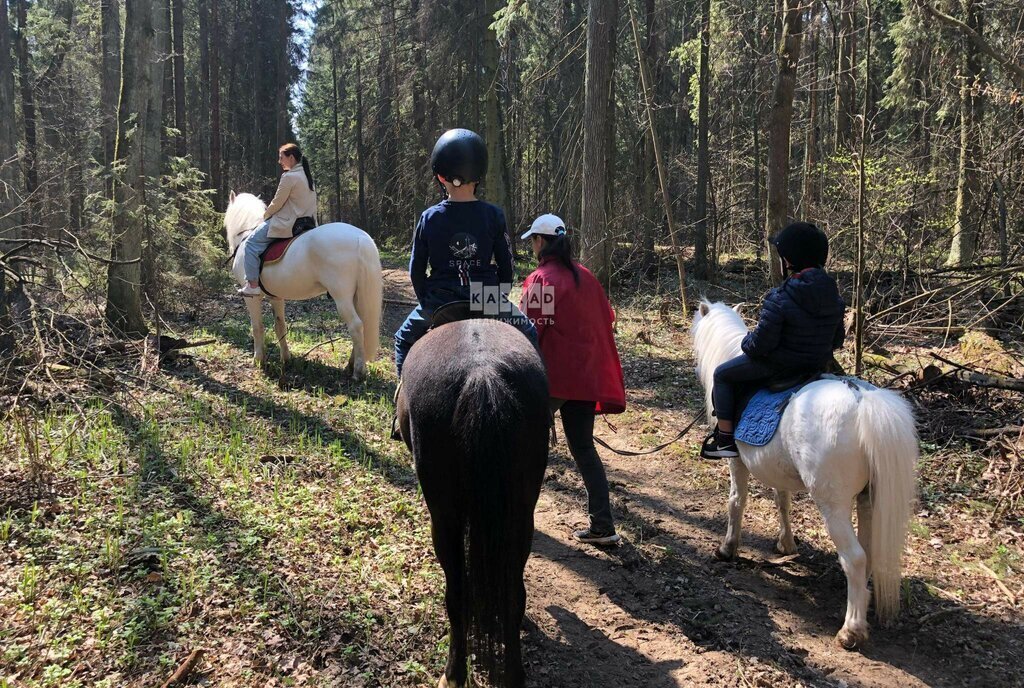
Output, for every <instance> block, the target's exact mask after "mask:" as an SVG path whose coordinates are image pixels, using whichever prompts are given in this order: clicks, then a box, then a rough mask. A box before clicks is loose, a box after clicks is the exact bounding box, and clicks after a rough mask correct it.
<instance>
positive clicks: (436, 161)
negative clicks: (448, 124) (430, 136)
mask: <svg viewBox="0 0 1024 688" xmlns="http://www.w3.org/2000/svg"><path fill="white" fill-rule="evenodd" d="M430 168H431V169H432V170H433V171H434V174H439V175H441V176H442V177H444V178H445V179H447V180H448V181H450V182H451V183H452V185H454V186H462V185H463V184H467V183H469V182H479V181H482V180H483V178H484V177H486V176H487V146H486V145H485V144H484V140H483V139H482V138H480V135H479V134H477V133H475V132H472V131H470V130H469V129H449V130H448V131H446V132H445V133H443V134H442V135H441V138H439V139H438V140H437V143H435V144H434V152H433V153H431V154H430Z"/></svg>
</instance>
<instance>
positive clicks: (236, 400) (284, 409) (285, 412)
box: [167, 362, 416, 489]
mask: <svg viewBox="0 0 1024 688" xmlns="http://www.w3.org/2000/svg"><path fill="white" fill-rule="evenodd" d="M306 365H309V366H311V369H313V370H316V371H317V372H316V373H315V379H317V380H319V379H321V376H322V375H323V370H325V369H327V370H329V368H327V367H326V366H322V365H320V364H317V363H316V362H308V363H307V364H306ZM167 372H168V373H169V374H171V375H172V376H173V377H176V378H178V379H179V380H181V381H183V382H185V383H187V384H190V385H194V386H196V387H198V388H199V389H202V390H203V391H205V392H207V393H209V394H212V395H214V396H219V397H223V398H225V399H227V400H228V401H229V402H231V403H232V404H234V405H235V406H236V407H238V408H244V409H245V410H246V412H247V413H251V414H254V415H256V416H258V417H260V418H263V419H264V420H267V421H269V422H271V423H273V424H274V425H276V426H278V427H279V428H281V430H282V431H284V432H294V431H295V428H296V427H298V428H300V429H301V431H302V432H304V433H305V434H306V435H308V436H309V437H310V438H319V439H320V440H323V441H327V442H339V443H341V445H342V446H344V447H345V449H346V452H347V453H348V454H349V456H351V457H353V458H354V460H356V461H358V463H360V464H361V465H362V466H364V467H366V468H371V469H373V470H376V471H378V472H379V473H381V474H382V475H383V476H384V477H386V478H387V479H388V480H389V481H391V482H392V483H394V484H395V485H397V486H400V487H402V488H404V489H408V488H410V487H413V486H415V483H416V476H415V473H414V472H413V469H412V465H411V464H410V463H408V462H403V461H399V460H396V459H395V458H394V457H391V456H388V455H387V454H384V453H381V452H379V451H378V450H377V449H375V448H374V447H373V446H372V445H370V444H368V443H367V442H366V441H365V440H364V439H363V438H362V437H361V436H360V435H359V433H358V432H357V431H355V430H348V429H346V430H339V429H336V428H334V427H333V426H331V425H330V424H329V423H328V422H327V421H326V420H325V419H324V418H322V417H320V416H318V415H312V414H310V413H307V412H304V411H301V410H299V409H297V408H293V407H290V406H286V405H283V404H281V403H279V402H277V401H275V400H274V399H270V398H266V397H262V396H258V395H256V394H253V393H251V392H248V391H245V390H243V389H239V388H238V387H237V386H235V385H232V384H229V383H226V382H221V381H219V380H217V379H214V378H212V377H210V376H209V375H207V374H206V373H204V372H202V371H201V370H199V369H198V368H196V367H195V366H190V367H187V368H175V369H172V370H169V371H167ZM299 379H305V378H299ZM306 384H310V385H312V386H314V387H315V386H316V383H306ZM340 384H341V386H340V387H339V388H338V389H339V390H342V391H343V390H352V391H354V392H359V391H360V390H366V389H371V390H374V392H373V393H374V394H379V395H381V394H393V393H394V392H393V390H394V388H393V385H391V384H390V383H388V382H385V381H382V380H381V379H380V378H371V379H370V380H368V381H367V382H365V383H362V384H356V383H352V382H351V381H349V382H348V383H347V384H346V383H344V382H343V383H340ZM304 388H305V387H304ZM325 391H326V390H325Z"/></svg>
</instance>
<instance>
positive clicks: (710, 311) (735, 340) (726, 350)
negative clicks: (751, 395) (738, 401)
mask: <svg viewBox="0 0 1024 688" xmlns="http://www.w3.org/2000/svg"><path fill="white" fill-rule="evenodd" d="M746 334H747V325H746V323H744V322H743V318H742V316H740V314H739V313H737V312H736V311H735V310H734V309H732V308H730V307H729V306H727V305H726V304H724V303H722V302H721V301H719V302H717V303H711V302H710V301H708V300H707V299H701V302H700V306H699V307H698V309H697V312H696V313H695V314H694V317H693V326H692V327H691V328H690V337H691V338H692V339H693V355H694V358H696V359H697V377H699V378H700V380H701V383H702V385H703V387H704V396H705V403H706V405H707V409H708V417H710V415H711V410H712V403H711V389H712V388H713V387H714V381H715V380H714V379H715V368H717V367H718V366H719V365H721V364H722V363H725V362H726V361H728V360H729V359H730V358H734V357H736V356H739V355H740V353H742V350H741V349H740V343H741V342H742V341H743V337H745V336H746Z"/></svg>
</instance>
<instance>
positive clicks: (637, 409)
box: [385, 270, 1024, 688]
mask: <svg viewBox="0 0 1024 688" xmlns="http://www.w3.org/2000/svg"><path fill="white" fill-rule="evenodd" d="M407 279H408V278H407V275H406V273H405V271H403V270H387V271H386V280H387V283H388V287H387V292H388V296H387V298H391V299H396V300H402V299H409V298H411V294H410V293H409V290H408V287H407V285H408V281H407ZM405 308H406V307H405V306H399V305H392V306H389V307H388V309H387V310H388V316H387V318H386V321H387V322H386V327H389V328H391V329H390V330H385V332H388V331H393V329H394V327H397V325H398V324H400V322H401V318H402V317H403V316H404V313H405ZM617 339H618V341H619V347H620V353H621V355H622V360H623V367H624V369H625V375H626V384H627V401H628V404H629V409H628V411H627V412H626V413H625V414H622V415H620V416H613V417H610V418H609V419H608V420H609V421H610V422H609V423H605V422H604V421H603V420H601V419H599V420H598V423H597V425H596V428H595V432H596V434H597V435H598V436H601V437H602V438H603V439H605V440H606V441H608V442H609V443H610V444H612V445H613V446H618V447H621V448H629V449H642V448H644V447H649V446H653V445H655V444H657V443H658V442H659V441H661V440H662V439H663V438H667V437H671V436H673V435H674V434H675V433H676V432H678V430H679V429H681V428H683V427H685V425H686V424H687V423H688V422H689V420H690V419H691V418H693V415H694V413H696V412H697V411H698V410H699V407H700V404H701V395H700V391H699V386H698V383H697V380H696V378H695V376H694V374H693V364H692V358H691V356H690V353H689V342H688V336H687V333H686V331H685V329H683V328H681V327H678V326H676V327H672V326H671V325H670V324H668V323H663V322H660V321H658V320H657V318H656V317H649V316H648V315H644V314H643V313H634V312H631V311H628V310H624V311H623V312H622V313H621V314H620V322H619V330H618V333H617ZM613 428H614V429H613ZM704 432H705V428H704V427H703V426H702V425H698V427H696V428H695V429H693V430H691V431H690V433H689V434H688V435H687V436H686V437H685V438H684V439H682V440H681V441H680V442H678V443H676V444H675V445H673V446H672V447H670V448H668V449H666V450H664V451H662V452H659V453H656V454H654V455H651V456H641V457H622V456H615V455H612V454H611V453H610V452H608V451H605V450H603V449H602V450H601V455H602V458H603V459H604V462H605V466H606V468H607V471H608V478H609V482H610V484H611V490H612V508H613V511H614V513H615V515H616V518H617V520H618V526H619V529H620V532H621V533H622V534H623V536H624V543H623V544H622V545H621V546H619V547H616V548H612V549H607V550H603V549H599V548H595V547H591V546H588V545H582V544H580V543H577V542H575V541H574V540H573V539H572V537H571V535H572V531H573V530H574V529H575V528H579V527H583V526H585V525H586V496H585V491H584V489H583V484H582V481H581V480H580V478H579V474H578V472H577V471H576V469H575V465H574V464H573V462H572V459H571V458H570V457H569V454H568V451H567V449H566V447H565V443H564V438H562V437H561V427H560V425H559V435H560V437H559V444H558V447H557V449H556V450H555V451H553V452H552V454H551V458H550V460H549V466H548V472H547V476H546V480H545V487H544V490H543V492H542V494H541V497H540V501H539V503H538V506H537V512H536V528H537V530H536V536H535V539H534V547H533V554H532V556H531V557H530V561H529V563H528V564H527V570H526V588H527V597H528V602H527V605H528V606H527V620H526V624H525V626H526V632H525V660H526V662H527V675H528V676H529V680H528V685H531V686H537V687H541V686H543V687H551V688H555V687H558V688H569V687H573V686H579V687H581V688H583V687H590V686H649V687H652V688H653V687H660V686H695V685H708V686H712V685H714V686H723V685H724V686H796V685H804V686H883V687H884V686H892V687H893V688H895V687H897V686H898V687H900V688H904V687H908V686H925V685H934V686H993V685H1000V686H1022V685H1024V677H1022V676H1021V674H1020V672H1019V669H1018V668H1016V667H1019V666H1020V662H1021V661H1024V627H1022V626H1021V624H1020V616H1019V615H1017V616H1016V618H1014V616H1013V613H1012V611H1011V612H1010V615H1009V616H1006V615H1005V614H1004V615H1003V616H1002V617H1001V618H1000V617H999V615H997V614H993V615H986V614H984V613H983V612H982V610H981V607H982V606H983V605H982V604H979V602H978V601H977V600H978V599H979V598H980V599H984V596H985V595H987V594H988V592H989V591H990V590H991V581H987V580H985V578H984V574H979V573H977V572H972V571H969V570H968V569H967V568H966V567H960V566H956V565H954V564H951V563H950V562H949V555H948V553H947V552H944V551H940V550H938V549H937V548H936V547H935V545H934V543H935V538H934V537H932V538H929V537H928V536H927V535H925V536H924V537H916V536H913V535H912V536H911V542H910V548H911V550H912V552H910V553H909V554H908V556H907V558H906V560H905V568H906V573H905V575H906V577H907V578H906V581H905V596H908V597H909V599H910V600H911V604H910V606H909V608H906V609H904V612H903V615H902V616H901V617H900V619H899V620H898V621H897V622H896V624H895V626H893V627H892V628H889V629H882V628H879V627H877V625H873V626H872V629H871V632H872V638H871V641H870V643H869V645H868V646H867V647H866V648H865V650H864V651H863V652H847V651H845V650H843V649H841V648H840V647H839V646H838V645H836V644H835V642H834V639H833V638H834V635H835V633H836V632H837V631H838V630H839V628H840V626H841V625H842V623H843V617H844V614H845V609H846V579H845V576H844V575H843V572H842V569H841V568H840V565H839V562H838V559H837V557H836V554H835V547H834V545H833V544H832V542H831V540H830V539H829V538H828V537H827V534H826V533H825V530H824V525H823V522H822V520H821V517H820V515H819V514H818V512H817V509H816V508H815V507H814V505H813V503H812V502H810V500H809V499H808V498H807V497H806V496H798V497H796V499H795V500H794V510H793V512H794V513H793V522H794V530H795V533H796V535H797V538H798V543H799V551H798V554H797V555H796V557H794V558H789V557H787V558H784V559H781V558H778V555H776V554H775V553H774V551H773V549H772V547H773V544H774V538H775V531H776V528H777V517H776V511H775V505H774V501H773V499H772V492H771V490H769V489H767V488H765V487H764V486H763V485H761V484H759V483H757V481H751V496H750V500H749V502H748V507H747V512H746V516H745V519H744V525H745V531H744V540H743V544H742V547H741V558H740V559H739V560H738V561H737V562H732V563H725V562H718V561H715V560H714V559H713V558H712V556H711V554H712V552H713V551H714V549H715V547H716V546H717V545H718V543H719V542H720V539H721V536H722V534H723V533H724V531H725V512H726V499H727V495H728V483H729V476H728V468H727V466H726V465H725V464H724V463H717V462H706V461H702V460H700V459H699V458H696V457H695V451H696V447H697V446H698V444H699V442H700V440H701V439H702V438H703V433H704ZM947 518H948V517H947ZM950 520H951V521H955V520H956V519H950ZM919 521H921V522H923V527H921V528H918V529H917V530H916V532H919V533H925V534H930V535H936V533H939V534H940V535H941V534H942V533H940V531H942V529H943V528H944V527H949V528H955V527H956V525H954V524H953V523H949V522H946V518H943V516H941V515H935V516H921V517H920V518H919ZM960 525H961V527H963V526H964V525H965V524H963V523H961V524H960ZM947 538H948V539H954V540H955V538H949V536H947ZM936 588H938V589H939V590H940V591H949V590H953V591H964V590H967V591H968V592H967V593H965V594H964V597H966V598H967V599H966V601H965V602H964V603H963V604H959V603H956V602H954V601H952V600H951V599H943V598H941V597H936V596H935V594H934V593H932V592H929V589H931V590H935V589H936ZM940 594H941V592H940ZM947 594H948V593H947ZM871 621H872V623H873V622H874V617H873V615H872V617H871Z"/></svg>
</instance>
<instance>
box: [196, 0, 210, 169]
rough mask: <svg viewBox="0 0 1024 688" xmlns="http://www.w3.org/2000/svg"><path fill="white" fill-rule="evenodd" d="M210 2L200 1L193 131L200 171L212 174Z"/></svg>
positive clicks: (206, 0)
mask: <svg viewBox="0 0 1024 688" xmlns="http://www.w3.org/2000/svg"><path fill="white" fill-rule="evenodd" d="M209 83H210V0H199V100H200V102H199V107H198V108H197V111H196V114H197V115H198V118H197V121H196V122H195V128H194V129H193V130H192V131H193V134H194V136H193V139H192V141H193V145H195V146H196V147H197V152H198V158H199V169H201V170H202V171H203V172H205V173H206V175H207V177H209V175H210V174H211V168H210V89H209V88H207V86H208V84H209Z"/></svg>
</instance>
